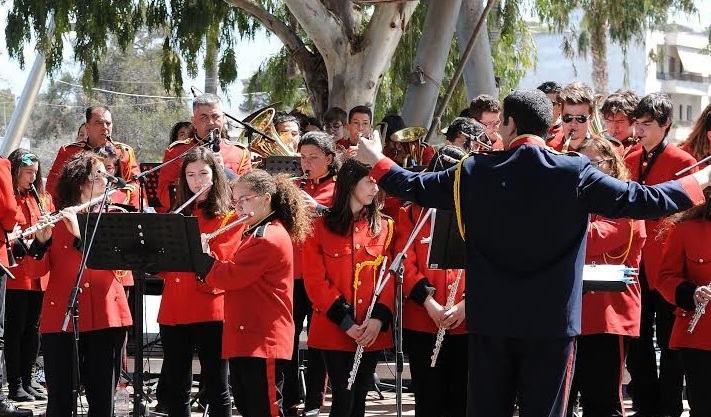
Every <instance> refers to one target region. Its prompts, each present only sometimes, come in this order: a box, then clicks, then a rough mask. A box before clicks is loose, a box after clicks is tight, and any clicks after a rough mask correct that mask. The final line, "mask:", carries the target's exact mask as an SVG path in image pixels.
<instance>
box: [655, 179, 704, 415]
mask: <svg viewBox="0 0 711 417" xmlns="http://www.w3.org/2000/svg"><path fill="white" fill-rule="evenodd" d="M704 192H705V194H706V198H707V203H706V204H705V205H702V206H698V207H694V208H692V209H690V210H688V211H686V212H684V213H680V214H677V215H674V216H672V217H670V218H668V219H667V221H666V222H665V225H664V226H663V227H665V228H668V229H670V230H671V231H670V232H669V238H668V239H667V243H666V245H665V246H664V259H663V260H662V265H661V268H660V271H659V282H658V283H657V288H658V291H659V293H660V294H661V295H662V296H663V297H664V298H665V299H666V300H667V301H668V302H669V303H671V304H673V305H675V306H676V313H675V315H674V325H673V328H672V331H671V337H670V340H669V347H670V348H672V349H677V351H678V352H679V355H680V356H681V364H682V368H683V371H684V378H685V380H686V395H687V399H688V401H689V407H690V408H691V410H690V411H689V416H690V417H700V416H709V415H711V396H709V393H711V380H709V375H710V374H711V306H709V305H708V303H709V300H711V262H708V260H709V259H711V248H709V246H708V242H709V237H711V199H709V197H711V189H709V188H707V189H706V190H705V191H704ZM703 305H706V307H705V308H703ZM704 310H705V311H704ZM701 311H704V312H703V313H702V312H701ZM697 318H698V320H697V322H696V324H695V325H694V324H692V321H693V320H694V319H697Z"/></svg>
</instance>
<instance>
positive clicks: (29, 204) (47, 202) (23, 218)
mask: <svg viewBox="0 0 711 417" xmlns="http://www.w3.org/2000/svg"><path fill="white" fill-rule="evenodd" d="M15 198H16V201H17V206H18V208H19V210H18V211H17V223H18V224H19V225H20V227H21V228H22V230H25V229H27V228H28V227H30V226H32V225H35V224H37V222H38V221H39V218H40V216H41V215H42V214H41V213H40V209H39V206H38V204H37V199H36V198H35V197H34V195H32V193H25V194H15ZM40 198H42V204H43V206H44V209H45V210H46V211H47V213H52V212H53V211H54V204H52V197H50V195H49V194H43V195H42V196H41V197H40ZM13 252H14V253H15V254H16V255H15V258H16V259H17V260H18V265H17V267H15V268H10V272H12V274H13V275H14V276H15V279H14V280H13V279H11V280H8V281H7V288H8V289H11V290H28V291H44V290H46V289H47V281H48V279H49V274H44V275H42V276H38V275H29V274H28V273H27V271H26V270H25V266H24V265H23V264H24V258H25V256H26V254H25V253H24V250H21V249H20V250H18V245H15V246H14V247H13Z"/></svg>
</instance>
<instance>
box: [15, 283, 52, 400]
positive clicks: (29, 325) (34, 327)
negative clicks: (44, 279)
mask: <svg viewBox="0 0 711 417" xmlns="http://www.w3.org/2000/svg"><path fill="white" fill-rule="evenodd" d="M42 298H44V293H43V292H42V291H29V290H7V294H6V295H5V363H6V364H7V380H8V384H9V385H10V388H17V387H19V386H20V385H29V384H30V383H31V382H32V367H33V366H34V364H35V361H36V360H37V352H39V343H40V335H39V318H40V312H41V311H42Z"/></svg>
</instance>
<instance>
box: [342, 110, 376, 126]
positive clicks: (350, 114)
mask: <svg viewBox="0 0 711 417" xmlns="http://www.w3.org/2000/svg"><path fill="white" fill-rule="evenodd" d="M356 113H362V114H367V115H368V118H369V119H370V121H373V111H372V110H370V107H368V106H355V107H353V108H352V109H351V111H349V112H348V123H350V122H351V119H352V118H353V115H354V114H356Z"/></svg>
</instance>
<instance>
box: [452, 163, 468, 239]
mask: <svg viewBox="0 0 711 417" xmlns="http://www.w3.org/2000/svg"><path fill="white" fill-rule="evenodd" d="M465 159H466V157H464V158H462V160H461V161H459V163H458V164H457V168H456V169H455V171H454V190H452V195H453V197H454V214H455V216H456V217H457V228H458V229H459V234H460V235H461V236H462V240H465V239H464V221H463V220H462V194H461V192H460V191H461V188H462V165H463V164H464V160H465Z"/></svg>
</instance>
